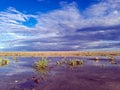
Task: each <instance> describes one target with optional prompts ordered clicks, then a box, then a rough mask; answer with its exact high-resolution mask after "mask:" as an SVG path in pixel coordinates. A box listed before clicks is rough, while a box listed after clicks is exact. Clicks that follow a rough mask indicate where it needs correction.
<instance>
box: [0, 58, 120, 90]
mask: <svg viewBox="0 0 120 90" xmlns="http://www.w3.org/2000/svg"><path fill="white" fill-rule="evenodd" d="M5 58H8V59H9V64H8V65H6V66H1V67H0V90H120V57H115V59H116V62H117V64H110V59H109V58H108V57H99V61H97V62H96V61H95V57H89V56H88V57H67V58H66V59H65V60H66V61H67V60H69V59H73V60H75V59H81V60H83V62H84V63H83V65H80V66H74V67H72V66H69V65H66V64H62V65H56V61H61V60H62V59H63V57H48V58H47V60H50V62H49V65H48V67H49V70H42V71H39V72H36V70H35V69H34V68H33V64H34V63H35V62H36V61H37V60H40V59H41V57H17V59H15V60H13V59H14V58H12V57H5Z"/></svg>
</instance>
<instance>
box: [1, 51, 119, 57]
mask: <svg viewBox="0 0 120 90" xmlns="http://www.w3.org/2000/svg"><path fill="white" fill-rule="evenodd" d="M0 56H36V57H37V56H41V57H49V56H52V57H53V56H54V57H59V56H61V57H62V56H63V57H67V56H69V57H70V56H71V57H72V56H76V57H77V56H120V52H118V51H109V52H108V51H96V52H95V51H41V52H20V51H19V52H0Z"/></svg>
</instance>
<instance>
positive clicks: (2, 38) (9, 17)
mask: <svg viewBox="0 0 120 90" xmlns="http://www.w3.org/2000/svg"><path fill="white" fill-rule="evenodd" d="M119 4H120V1H118V0H114V1H113V0H106V1H101V2H100V3H97V4H94V5H91V6H90V7H88V8H86V9H85V10H84V11H80V10H79V9H78V8H79V7H78V5H77V3H75V2H73V3H70V4H65V5H64V6H63V5H62V7H61V9H57V10H53V11H51V12H48V13H39V14H37V15H32V14H31V15H30V14H24V13H22V12H20V11H18V10H16V9H15V8H13V7H9V8H8V9H7V10H5V11H1V12H0V21H1V22H0V42H1V44H0V50H2V51H51V50H54V51H57V50H60V51H61V50H62V51H64V50H120V49H119V48H120V36H119V34H120V30H119V29H120V7H119ZM30 18H34V19H35V20H36V21H37V22H36V23H34V22H33V20H30ZM25 22H26V23H27V25H26V24H24V23H25ZM31 23H32V24H33V27H30V24H31Z"/></svg>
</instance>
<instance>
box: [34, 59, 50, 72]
mask: <svg viewBox="0 0 120 90" xmlns="http://www.w3.org/2000/svg"><path fill="white" fill-rule="evenodd" d="M47 66H48V61H47V59H46V58H45V57H42V59H41V60H38V61H36V62H35V63H34V66H33V67H34V68H35V69H36V70H38V71H39V70H43V69H46V67H47Z"/></svg>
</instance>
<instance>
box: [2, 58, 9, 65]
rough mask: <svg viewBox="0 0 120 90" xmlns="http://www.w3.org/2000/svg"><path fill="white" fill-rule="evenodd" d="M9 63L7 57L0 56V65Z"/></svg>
mask: <svg viewBox="0 0 120 90" xmlns="http://www.w3.org/2000/svg"><path fill="white" fill-rule="evenodd" d="M8 64H9V60H8V59H4V58H0V66H5V65H8Z"/></svg>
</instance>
